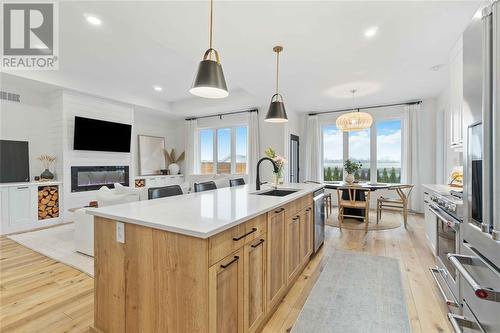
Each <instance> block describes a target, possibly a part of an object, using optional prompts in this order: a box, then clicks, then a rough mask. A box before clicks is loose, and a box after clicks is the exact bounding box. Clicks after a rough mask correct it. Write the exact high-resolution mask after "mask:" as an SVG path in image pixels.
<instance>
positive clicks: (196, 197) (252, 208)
mask: <svg viewBox="0 0 500 333" xmlns="http://www.w3.org/2000/svg"><path fill="white" fill-rule="evenodd" d="M322 187H323V185H322V184H302V183H298V184H285V185H281V186H278V189H294V190H298V191H297V192H295V193H292V194H289V195H287V196H284V197H274V196H268V195H256V194H254V193H256V191H255V184H249V185H243V186H236V187H226V188H221V189H217V190H212V191H206V192H199V193H190V194H184V195H178V196H174V197H167V198H161V199H154V200H144V201H137V202H132V203H125V204H120V205H114V206H108V207H101V208H94V209H87V213H88V214H91V215H95V216H100V217H105V218H109V219H112V220H117V221H121V222H125V223H132V224H137V225H141V226H146V227H150V228H155V229H161V230H166V231H171V232H175V233H179V234H184V235H188V236H194V237H198V238H208V237H210V236H212V235H215V234H217V233H219V232H221V231H224V230H226V229H229V228H231V227H233V226H235V225H238V224H240V223H242V222H244V221H247V220H249V219H251V218H253V217H256V216H258V215H260V214H263V213H265V212H268V211H270V210H272V209H275V208H277V207H280V206H281V205H283V204H285V203H288V202H290V201H293V200H295V199H297V198H299V197H302V196H304V195H306V194H308V193H312V192H314V191H316V190H318V189H320V188H322ZM269 190H270V188H269V187H265V186H264V187H261V191H259V192H265V191H269Z"/></svg>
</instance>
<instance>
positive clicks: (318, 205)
mask: <svg viewBox="0 0 500 333" xmlns="http://www.w3.org/2000/svg"><path fill="white" fill-rule="evenodd" d="M324 197H325V189H324V188H322V189H320V190H317V191H315V192H314V193H313V203H314V253H316V252H317V251H318V249H319V248H320V247H321V245H323V242H324V241H325V200H324Z"/></svg>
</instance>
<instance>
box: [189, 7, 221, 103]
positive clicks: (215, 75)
mask: <svg viewBox="0 0 500 333" xmlns="http://www.w3.org/2000/svg"><path fill="white" fill-rule="evenodd" d="M213 11H214V2H213V0H210V30H209V36H210V37H209V47H208V50H207V51H206V52H205V54H204V55H203V60H202V61H201V62H200V65H199V66H198V73H197V74H196V77H195V79H194V82H193V85H192V87H191V89H190V90H189V92H190V93H191V94H193V95H196V96H199V97H205V98H224V97H227V96H228V95H229V93H228V91H227V86H226V80H225V79H224V72H223V71H222V65H221V64H220V58H219V53H218V52H217V50H215V49H213V48H212V30H213Z"/></svg>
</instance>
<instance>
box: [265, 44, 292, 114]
mask: <svg viewBox="0 0 500 333" xmlns="http://www.w3.org/2000/svg"><path fill="white" fill-rule="evenodd" d="M273 51H274V52H276V94H274V95H273V97H271V105H269V111H267V115H266V119H264V120H265V121H267V122H270V123H284V122H287V121H288V117H287V116H286V111H285V104H283V96H281V94H280V93H279V87H280V86H279V79H280V78H279V74H280V52H281V51H283V46H275V47H273Z"/></svg>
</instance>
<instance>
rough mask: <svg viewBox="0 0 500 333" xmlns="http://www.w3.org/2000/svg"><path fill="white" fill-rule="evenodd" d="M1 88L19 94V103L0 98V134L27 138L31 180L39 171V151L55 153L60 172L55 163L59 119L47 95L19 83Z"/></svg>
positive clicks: (58, 147) (8, 138)
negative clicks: (18, 84)
mask: <svg viewBox="0 0 500 333" xmlns="http://www.w3.org/2000/svg"><path fill="white" fill-rule="evenodd" d="M2 89H4V90H6V91H9V92H14V93H17V94H20V95H21V103H16V102H11V101H5V100H1V101H0V138H1V139H4V140H19V141H28V142H29V157H30V161H29V162H30V177H31V179H32V180H33V178H34V177H35V176H39V175H40V173H42V171H43V168H42V165H41V163H40V162H39V161H38V160H37V157H38V156H40V155H42V154H49V155H55V156H56V157H57V158H58V161H57V162H56V173H60V170H61V169H60V167H59V166H60V165H62V162H61V155H60V145H59V141H60V140H61V137H62V132H61V129H60V128H59V124H60V121H59V120H60V119H59V117H58V116H57V114H56V113H55V111H54V110H53V108H52V105H51V98H50V96H49V95H48V94H41V93H40V92H37V91H34V90H30V89H26V88H23V87H20V86H13V85H8V86H3V87H2ZM51 171H52V172H54V171H55V170H54V169H52V170H51ZM57 171H59V172H57ZM56 176H60V175H58V174H56Z"/></svg>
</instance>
